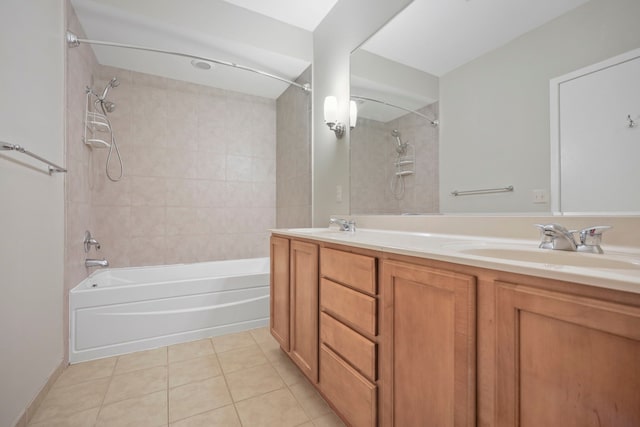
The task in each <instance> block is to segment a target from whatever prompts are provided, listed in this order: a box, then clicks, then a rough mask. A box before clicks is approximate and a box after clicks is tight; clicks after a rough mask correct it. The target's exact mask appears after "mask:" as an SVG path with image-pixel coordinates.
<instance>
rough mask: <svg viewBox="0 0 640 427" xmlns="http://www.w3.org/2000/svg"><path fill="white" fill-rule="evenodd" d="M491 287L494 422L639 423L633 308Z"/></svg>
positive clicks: (639, 360) (637, 312)
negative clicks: (493, 296) (494, 328)
mask: <svg viewBox="0 0 640 427" xmlns="http://www.w3.org/2000/svg"><path fill="white" fill-rule="evenodd" d="M495 285H496V325H497V336H496V350H497V365H496V380H497V386H496V391H497V401H496V409H497V423H496V425H498V426H505V427H507V426H516V425H523V426H554V425H558V426H567V427H569V426H575V427H579V426H638V425H640V307H634V306H628V305H623V304H619V303H612V302H606V301H601V300H597V299H593V298H588V297H583V296H578V295H572V294H565V293H560V292H554V291H549V290H543V289H538V288H534V287H530V286H523V285H520V284H512V283H504V282H499V281H498V282H496V283H495Z"/></svg>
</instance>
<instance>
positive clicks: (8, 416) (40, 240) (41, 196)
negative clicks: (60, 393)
mask: <svg viewBox="0 0 640 427" xmlns="http://www.w3.org/2000/svg"><path fill="white" fill-rule="evenodd" d="M63 12H64V6H63V1H62V0H30V1H23V0H3V1H2V2H1V3H0V63H1V64H2V66H1V67H0V140H2V141H6V142H10V143H13V144H20V145H24V146H25V147H26V148H27V149H29V150H31V151H33V152H35V153H36V154H39V155H41V156H43V157H45V158H47V159H50V160H51V161H53V162H54V163H58V164H62V163H63V162H64V144H63V127H64V125H63V123H64V121H63V118H64V112H63V107H64V105H65V104H64V45H63V29H64V14H63ZM44 170H46V167H45V166H44V164H42V163H39V162H37V161H34V160H31V159H29V158H28V157H27V156H25V155H23V154H20V153H17V152H8V151H2V152H0V348H1V349H2V350H0V426H12V425H14V423H15V422H16V421H17V420H18V418H19V417H20V415H21V414H22V412H23V411H24V410H25V408H26V407H27V406H28V405H29V403H30V402H31V400H32V399H33V398H34V397H35V396H36V394H37V393H38V392H39V391H40V389H41V388H42V387H43V385H44V384H45V383H46V381H47V378H48V377H49V375H51V373H52V372H53V371H54V370H55V369H56V368H57V367H58V366H59V364H60V363H61V361H62V357H63V351H62V341H63V339H62V327H63V326H62V295H63V293H62V283H63V239H64V238H63V235H64V197H63V189H64V179H65V178H64V175H61V174H54V175H53V176H49V175H48V174H46V173H43V172H42V171H44Z"/></svg>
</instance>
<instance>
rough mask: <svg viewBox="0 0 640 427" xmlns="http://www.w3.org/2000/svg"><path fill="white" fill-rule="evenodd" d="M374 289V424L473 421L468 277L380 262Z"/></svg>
mask: <svg viewBox="0 0 640 427" xmlns="http://www.w3.org/2000/svg"><path fill="white" fill-rule="evenodd" d="M380 294H381V302H382V309H381V313H380V314H381V320H382V321H381V331H380V335H381V337H382V339H381V346H382V349H381V350H382V353H381V356H380V365H381V366H380V370H381V375H382V378H381V387H382V390H381V391H382V408H381V417H382V422H381V425H383V426H398V427H404V426H421V425H433V426H441V427H446V426H473V425H475V381H476V375H475V366H476V359H475V351H476V345H475V337H476V299H475V296H476V280H475V277H474V276H471V275H464V274H459V273H453V272H450V271H446V270H441V269H435V268H430V267H424V266H420V265H415V264H410V263H406V262H399V261H389V260H387V261H384V262H383V264H382V289H381V292H380Z"/></svg>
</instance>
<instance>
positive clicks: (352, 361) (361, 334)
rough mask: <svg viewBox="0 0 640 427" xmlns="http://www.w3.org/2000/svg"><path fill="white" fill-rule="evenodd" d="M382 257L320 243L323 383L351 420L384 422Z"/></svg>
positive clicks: (371, 424)
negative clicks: (378, 352)
mask: <svg viewBox="0 0 640 427" xmlns="http://www.w3.org/2000/svg"><path fill="white" fill-rule="evenodd" d="M377 290H378V286H377V269H376V258H375V257H373V256H368V255H365V254H361V253H353V252H349V251H343V250H338V249H335V248H328V247H322V248H320V382H319V384H318V385H319V388H320V390H321V391H322V393H323V394H324V395H325V396H326V398H327V399H328V400H329V401H330V402H331V403H332V405H333V406H334V407H335V409H336V410H337V411H338V412H339V414H340V415H341V416H342V418H343V419H344V420H345V422H346V423H347V424H348V425H350V426H354V427H365V426H367V427H375V426H376V425H377V424H378V386H377V384H376V379H377V356H376V346H377V344H376V336H377V330H378V328H377V318H378V317H377V298H376V296H377Z"/></svg>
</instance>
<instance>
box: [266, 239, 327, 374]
mask: <svg viewBox="0 0 640 427" xmlns="http://www.w3.org/2000/svg"><path fill="white" fill-rule="evenodd" d="M270 322H271V334H272V335H273V336H274V338H275V339H276V340H277V341H278V342H279V343H280V346H281V347H282V349H283V350H284V351H286V352H287V353H288V354H289V357H290V358H291V360H292V361H293V362H294V363H295V364H296V365H297V366H298V368H300V370H301V371H302V372H303V373H304V374H305V375H306V376H307V377H308V378H309V379H310V380H311V381H312V382H313V383H317V382H318V245H316V244H313V243H309V242H301V241H297V240H289V239H285V238H281V237H276V236H272V237H271V321H270Z"/></svg>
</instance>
